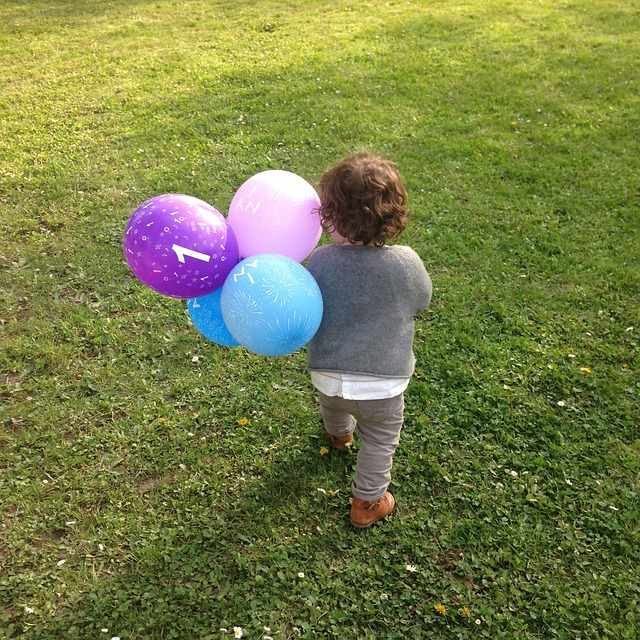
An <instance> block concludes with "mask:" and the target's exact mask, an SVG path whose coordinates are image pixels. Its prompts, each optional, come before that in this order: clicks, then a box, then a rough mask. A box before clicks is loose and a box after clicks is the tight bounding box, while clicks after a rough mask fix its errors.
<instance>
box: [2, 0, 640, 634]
mask: <svg viewBox="0 0 640 640" xmlns="http://www.w3.org/2000/svg"><path fill="white" fill-rule="evenodd" d="M638 60H640V3H638V2H637V1H636V0H627V1H623V0H617V1H613V0H610V1H607V0H521V1H520V2H515V1H512V0H491V1H488V0H460V1H456V2H452V1H450V2H447V1H445V0H433V1H432V2H431V1H430V2H427V1H413V2H411V1H406V0H393V1H389V2H379V1H377V0H361V1H360V2H348V1H346V0H308V1H302V0H290V1H288V2H276V1H275V0H251V1H249V0H229V1H227V2H223V1H221V0H219V1H205V0H180V1H179V0H110V1H105V2H98V1H93V0H64V1H63V0H57V1H45V0H31V1H27V0H4V1H3V2H2V5H1V6H0V65H1V68H2V73H1V74H0V88H1V90H0V133H1V135H0V205H1V206H0V223H1V226H0V230H1V234H2V236H1V237H2V245H1V247H0V287H1V291H2V294H3V303H2V307H1V309H0V340H1V343H2V349H1V351H0V372H1V373H0V398H1V402H2V404H1V409H0V410H1V419H2V429H1V431H0V637H7V638H25V639H29V640H33V639H41V640H50V639H54V638H64V639H82V640H84V639H90V638H91V639H98V640H99V639H100V638H106V639H107V640H110V639H111V638H112V637H114V636H117V637H120V638H121V639H122V640H141V639H147V638H152V639H156V638H157V639H167V640H168V639H177V638H180V639H185V640H193V639H202V638H210V639H212V638H215V639H218V638H229V637H233V635H234V632H233V627H234V626H237V627H242V629H243V634H244V636H243V637H244V638H253V639H258V638H262V637H264V636H272V637H273V638H274V639H284V638H298V637H302V638H336V639H340V640H343V639H358V640H359V639H362V638H398V639H400V638H428V639H434V640H438V639H444V638H447V639H448V638H452V639H453V638H456V639H457V638H491V639H492V640H495V639H497V638H505V639H513V640H529V639H533V638H544V639H547V638H566V639H567V640H569V639H571V640H575V639H583V640H586V639H601V638H612V639H616V640H618V639H630V638H640V569H639V567H640V498H639V495H640V494H639V490H640V481H639V477H640V428H639V424H640V399H639V395H640V357H639V355H638V343H639V336H640V199H639V191H638V175H639V173H640V99H639V97H638V96H639V90H640V82H639V80H640V66H639V65H638ZM361 148H369V149H372V150H376V151H378V152H381V153H383V154H385V155H388V156H390V157H391V158H393V159H395V160H396V161H397V162H398V164H399V165H400V168H401V170H402V172H403V174H404V176H405V178H406V181H407V183H408V187H409V190H410V197H411V205H412V210H413V214H414V217H413V223H412V226H411V227H410V228H409V229H408V230H407V232H406V234H405V236H404V242H406V243H407V244H411V245H412V246H414V247H415V248H416V250H417V251H418V252H419V253H420V254H421V256H422V258H423V259H424V261H425V263H426V265H427V268H428V269H429V271H430V273H431V275H432V277H433V281H434V299H433V304H432V306H431V308H430V310H429V311H428V312H427V313H426V314H424V316H423V317H422V318H421V319H420V321H419V323H418V326H417V334H416V354H417V357H418V368H417V371H416V375H415V377H414V379H413V382H412V384H411V385H410V387H409V390H408V392H407V415H406V424H405V429H404V432H403V439H402V441H401V446H400V448H399V450H398V452H397V455H396V460H395V470H394V481H393V486H392V490H393V492H394V493H395V494H396V496H397V498H398V502H399V512H398V514H397V515H396V516H395V517H394V518H392V519H391V520H390V521H389V522H388V523H386V524H384V525H382V526H378V527H375V528H373V529H372V530H368V531H363V532H359V531H353V530H352V529H351V527H350V526H349V523H348V517H347V513H348V498H349V494H350V487H349V481H350V477H351V473H352V470H353V466H354V461H355V455H354V454H353V453H350V454H347V455H338V454H336V453H331V454H329V455H326V456H321V455H320V453H319V449H320V447H321V446H322V444H323V442H322V440H321V438H320V423H319V418H318V414H317V410H316V408H315V402H314V393H313V389H312V387H311V385H310V382H309V378H308V374H307V373H306V371H305V357H304V354H303V353H300V354H297V355H295V356H292V357H288V358H281V359H267V358H261V357H257V356H253V355H251V354H249V353H247V352H246V351H243V350H232V351H231V350H222V349H220V348H217V347H215V346H213V345H211V344H207V343H206V342H205V341H204V340H203V339H201V338H200V337H199V335H198V334H197V333H196V332H195V331H194V330H193V329H192V328H191V326H190V325H189V322H188V318H187V316H186V312H185V306H184V304H183V303H181V302H179V301H176V300H170V299H168V298H163V297H161V296H159V295H156V294H154V293H153V292H151V291H150V290H148V289H146V288H144V287H143V286H142V285H140V284H139V283H138V282H136V281H135V280H134V279H133V278H132V276H131V275H130V274H129V272H128V270H127V267H126V265H125V263H124V261H123V259H122V254H121V246H120V242H121V234H122V231H123V228H124V224H125V221H126V219H127V218H128V216H129V214H130V213H131V211H132V210H133V208H134V207H135V206H136V205H137V204H139V203H140V202H142V201H143V200H144V199H146V198H147V197H149V196H152V195H156V194H159V193H163V192H170V191H178V192H183V193H189V194H192V195H195V196H198V197H200V198H203V199H205V200H207V201H209V202H211V203H212V204H214V205H215V206H217V207H218V208H220V209H221V210H226V207H227V206H228V204H229V201H230V199H231V196H232V194H233V193H234V191H235V189H237V187H238V186H239V185H240V184H241V183H242V182H243V181H244V180H245V179H246V178H247V177H249V176H250V175H252V174H253V173H256V172H257V171H259V170H263V169H267V168H284V169H289V170H291V171H294V172H296V173H299V174H301V175H303V176H305V177H306V178H307V179H309V180H311V181H315V180H317V179H318V177H319V175H320V174H321V172H322V171H323V169H324V168H325V167H327V166H328V165H329V164H331V163H332V162H334V161H335V160H337V159H339V158H340V157H341V156H342V155H344V154H345V153H347V152H350V151H353V150H356V149H361ZM247 421H248V423H246V422H247ZM413 569H415V570H413ZM436 605H443V606H442V607H441V606H438V607H437V608H436ZM443 607H444V608H443ZM445 609H446V610H445ZM264 627H268V628H270V629H271V631H270V632H269V631H265V630H264ZM225 630H226V631H225Z"/></svg>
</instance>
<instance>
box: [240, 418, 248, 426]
mask: <svg viewBox="0 0 640 640" xmlns="http://www.w3.org/2000/svg"><path fill="white" fill-rule="evenodd" d="M238 424H239V425H240V426H241V427H246V426H247V425H248V424H249V420H248V419H247V418H240V420H238Z"/></svg>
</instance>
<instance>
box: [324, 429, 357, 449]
mask: <svg viewBox="0 0 640 640" xmlns="http://www.w3.org/2000/svg"><path fill="white" fill-rule="evenodd" d="M324 435H325V436H326V437H327V440H328V441H329V444H330V445H331V446H332V447H333V448H334V449H339V450H343V449H348V448H349V447H350V446H351V445H352V444H353V435H351V434H349V435H348V436H342V437H340V436H333V435H331V434H330V433H329V432H328V431H325V432H324Z"/></svg>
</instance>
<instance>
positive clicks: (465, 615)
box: [460, 607, 471, 618]
mask: <svg viewBox="0 0 640 640" xmlns="http://www.w3.org/2000/svg"><path fill="white" fill-rule="evenodd" d="M460 615H461V616H462V617H463V618H468V617H469V616H470V615H471V609H469V607H462V609H460Z"/></svg>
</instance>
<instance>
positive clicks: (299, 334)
mask: <svg viewBox="0 0 640 640" xmlns="http://www.w3.org/2000/svg"><path fill="white" fill-rule="evenodd" d="M221 306H222V316H223V318H224V321H225V323H226V325H227V327H228V328H229V331H230V332H231V334H232V335H233V337H234V338H235V339H236V340H237V341H238V342H240V344H241V345H243V346H244V347H246V348H247V349H249V350H250V351H253V352H254V353H257V354H259V355H263V356H284V355H287V354H289V353H293V352H294V351H297V350H298V349H299V348H300V347H302V346H303V345H305V344H306V343H307V342H309V340H311V338H313V336H314V335H315V333H316V331H317V330H318V327H319V326H320V321H321V320H322V295H321V293H320V288H319V287H318V285H317V283H316V281H315V280H314V279H313V276H312V275H311V274H310V273H309V272H308V271H307V270H306V269H305V268H304V267H303V266H302V265H300V264H298V263H297V262H296V261H295V260H292V259H291V258H286V257H285V256H281V255H276V254H273V253H264V254H259V255H255V256H251V257H249V258H246V259H244V260H243V261H242V262H240V263H238V264H237V265H236V266H235V267H234V268H233V269H232V270H231V272H230V273H229V275H228V276H227V279H226V281H225V283H224V285H223V287H222V297H221Z"/></svg>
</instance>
